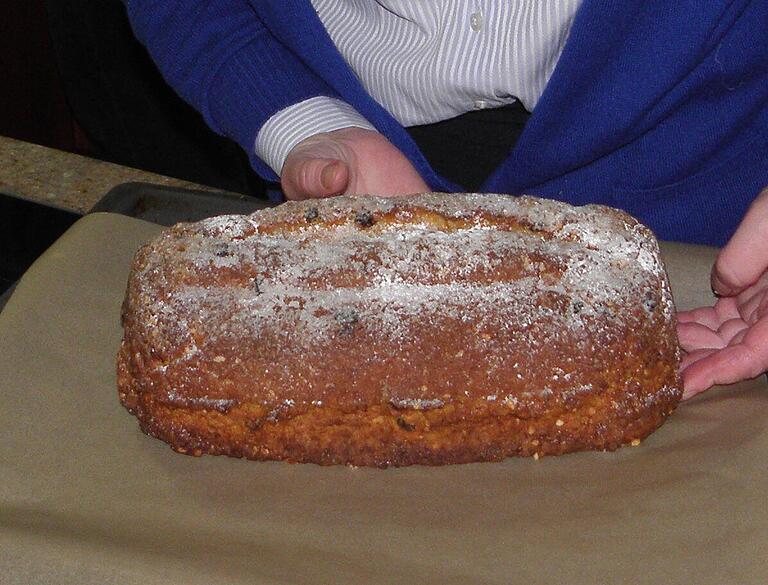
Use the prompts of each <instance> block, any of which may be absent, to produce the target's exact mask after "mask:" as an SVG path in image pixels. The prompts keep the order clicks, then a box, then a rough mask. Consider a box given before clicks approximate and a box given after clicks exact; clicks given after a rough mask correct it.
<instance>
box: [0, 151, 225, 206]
mask: <svg viewBox="0 0 768 585" xmlns="http://www.w3.org/2000/svg"><path fill="white" fill-rule="evenodd" d="M134 181H137V182H144V183H155V184H159V185H167V186H169V187H180V188H185V189H197V190H211V191H213V190H216V189H214V188H213V187H207V186H204V185H199V184H197V183H190V182H189V181H183V180H181V179H174V178H172V177H166V176H163V175H157V174H155V173H149V172H147V171H142V170H139V169H133V168H130V167H124V166H121V165H116V164H112V163H108V162H104V161H100V160H96V159H92V158H89V157H87V156H80V155H77V154H72V153H69V152H64V151H61V150H56V149H53V148H47V147H45V146H40V145H37V144H30V143H29V142H22V141H20V140H15V139H13V138H8V137H5V136H0V191H2V192H5V193H9V194H11V195H15V196H17V197H20V198H22V199H27V200H30V201H35V202H38V203H42V204H44V205H50V206H53V207H59V208H62V209H67V210H69V211H74V212H76V213H86V212H87V211H88V210H90V209H91V207H93V206H94V205H95V204H96V203H97V202H98V201H99V200H100V199H101V198H102V197H103V196H104V195H105V194H106V193H107V192H108V191H109V190H110V189H112V188H113V187H115V186H117V185H120V184H121V183H128V182H134Z"/></svg>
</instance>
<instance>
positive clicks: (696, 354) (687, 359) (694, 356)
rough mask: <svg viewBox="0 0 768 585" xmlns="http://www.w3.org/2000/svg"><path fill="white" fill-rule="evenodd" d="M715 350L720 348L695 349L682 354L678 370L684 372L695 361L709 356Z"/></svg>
mask: <svg viewBox="0 0 768 585" xmlns="http://www.w3.org/2000/svg"><path fill="white" fill-rule="evenodd" d="M716 351H720V350H719V349H714V348H707V349H697V350H695V351H691V352H689V353H686V354H684V355H683V358H682V360H680V371H681V372H684V371H685V370H687V369H688V368H689V367H690V366H692V365H693V364H695V363H696V362H698V361H701V360H703V359H704V358H706V357H709V356H711V355H712V354H713V353H715V352H716Z"/></svg>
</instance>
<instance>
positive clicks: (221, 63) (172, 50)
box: [125, 0, 339, 180]
mask: <svg viewBox="0 0 768 585" xmlns="http://www.w3.org/2000/svg"><path fill="white" fill-rule="evenodd" d="M125 4H126V8H127V10H128V16H129V18H130V20H131V24H132V26H133V28H134V31H135V33H136V36H137V38H138V39H139V40H140V41H141V42H142V43H143V44H144V45H145V46H146V47H147V50H148V51H149V53H150V55H151V56H152V58H153V59H154V61H155V63H156V64H157V66H158V68H159V69H160V72H161V73H162V75H163V76H164V77H165V79H166V81H167V82H168V83H169V84H170V85H171V86H172V87H173V88H174V89H175V90H176V91H177V92H178V93H179V95H181V97H182V98H184V99H185V100H186V101H187V102H188V103H189V104H191V105H192V106H193V107H194V108H196V109H197V110H198V111H199V112H200V113H201V114H202V115H203V117H204V119H205V121H206V122H207V123H208V125H209V126H210V127H211V128H212V129H213V130H214V131H215V132H217V133H219V134H222V135H224V136H227V137H229V138H232V139H233V140H235V141H237V142H238V144H240V146H241V147H242V148H243V149H244V150H245V151H246V152H247V153H248V155H249V156H250V158H251V164H252V165H253V167H254V169H255V170H256V171H257V172H258V173H259V174H260V175H262V176H263V177H264V178H266V179H268V180H277V175H276V174H275V173H274V171H273V170H272V169H271V168H270V167H269V166H268V165H267V164H266V163H265V162H264V161H263V160H261V159H260V158H258V157H257V156H256V154H255V149H254V145H255V141H256V136H257V135H258V132H259V130H260V128H261V127H262V126H263V125H264V123H265V122H266V121H267V120H268V119H269V118H271V117H272V116H273V115H274V114H275V113H277V112H279V111H281V110H284V109H285V108H287V107H289V106H291V105H293V104H297V103H299V102H302V101H305V100H308V99H310V98H314V97H318V96H327V97H332V98H338V97H339V96H338V95H337V93H336V92H335V91H334V90H333V89H332V88H331V87H330V86H328V84H327V83H325V82H324V81H323V80H322V79H320V78H319V77H318V76H317V75H315V74H314V73H313V72H312V71H310V70H309V69H308V68H307V67H306V66H305V65H304V64H303V63H302V62H301V61H300V60H299V59H298V58H297V57H296V55H294V54H293V53H292V52H291V51H289V50H288V49H287V48H286V47H285V46H283V45H282V44H281V43H280V42H279V41H278V40H277V39H276V38H275V37H274V36H273V35H272V34H271V33H270V32H269V30H268V29H267V28H266V27H265V26H264V24H263V23H262V22H261V20H260V19H259V17H258V15H257V14H256V13H255V12H254V10H253V8H252V7H251V6H250V5H249V3H248V2H247V0H215V1H214V0H125Z"/></svg>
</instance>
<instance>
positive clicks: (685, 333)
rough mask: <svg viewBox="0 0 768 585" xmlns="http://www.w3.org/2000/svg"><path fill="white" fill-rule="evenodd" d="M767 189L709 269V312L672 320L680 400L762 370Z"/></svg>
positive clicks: (765, 355)
mask: <svg viewBox="0 0 768 585" xmlns="http://www.w3.org/2000/svg"><path fill="white" fill-rule="evenodd" d="M767 269H768V189H765V190H764V191H763V192H762V193H761V194H760V195H759V196H758V198H757V199H755V201H754V203H753V204H752V206H751V207H750V209H749V211H748V212H747V214H746V216H744V219H743V220H742V222H741V225H739V228H738V229H737V230H736V233H735V234H734V235H733V237H732V238H731V240H730V241H729V242H728V244H727V245H726V246H725V247H724V248H723V249H722V250H721V251H720V254H719V256H718V258H717V262H716V263H715V266H714V267H713V269H712V290H713V291H714V292H715V293H716V294H718V295H719V296H720V298H719V299H718V301H717V302H716V303H715V305H714V306H713V307H702V308H699V309H694V310H692V311H683V312H681V313H679V314H678V322H679V325H678V335H679V337H680V344H681V345H682V347H683V350H685V352H686V354H685V355H684V357H683V363H682V373H683V384H684V392H683V399H686V398H690V397H691V396H694V395H695V394H698V393H699V392H703V391H704V390H706V389H708V388H709V387H711V386H713V385H715V384H731V383H734V382H739V381H741V380H747V379H750V378H755V377H757V376H759V375H760V374H762V373H764V372H765V371H766V370H768V270H767Z"/></svg>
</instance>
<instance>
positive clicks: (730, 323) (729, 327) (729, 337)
mask: <svg viewBox="0 0 768 585" xmlns="http://www.w3.org/2000/svg"><path fill="white" fill-rule="evenodd" d="M748 328H749V325H747V324H746V323H745V322H744V319H741V318H738V319H728V320H727V321H726V322H725V323H723V324H722V325H720V328H719V329H718V330H717V335H718V337H719V338H720V340H721V341H722V342H723V344H724V345H727V344H730V343H731V342H732V341H733V339H734V338H735V337H736V336H737V335H739V334H741V333H743V332H744V331H746V330H747V329H748Z"/></svg>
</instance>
